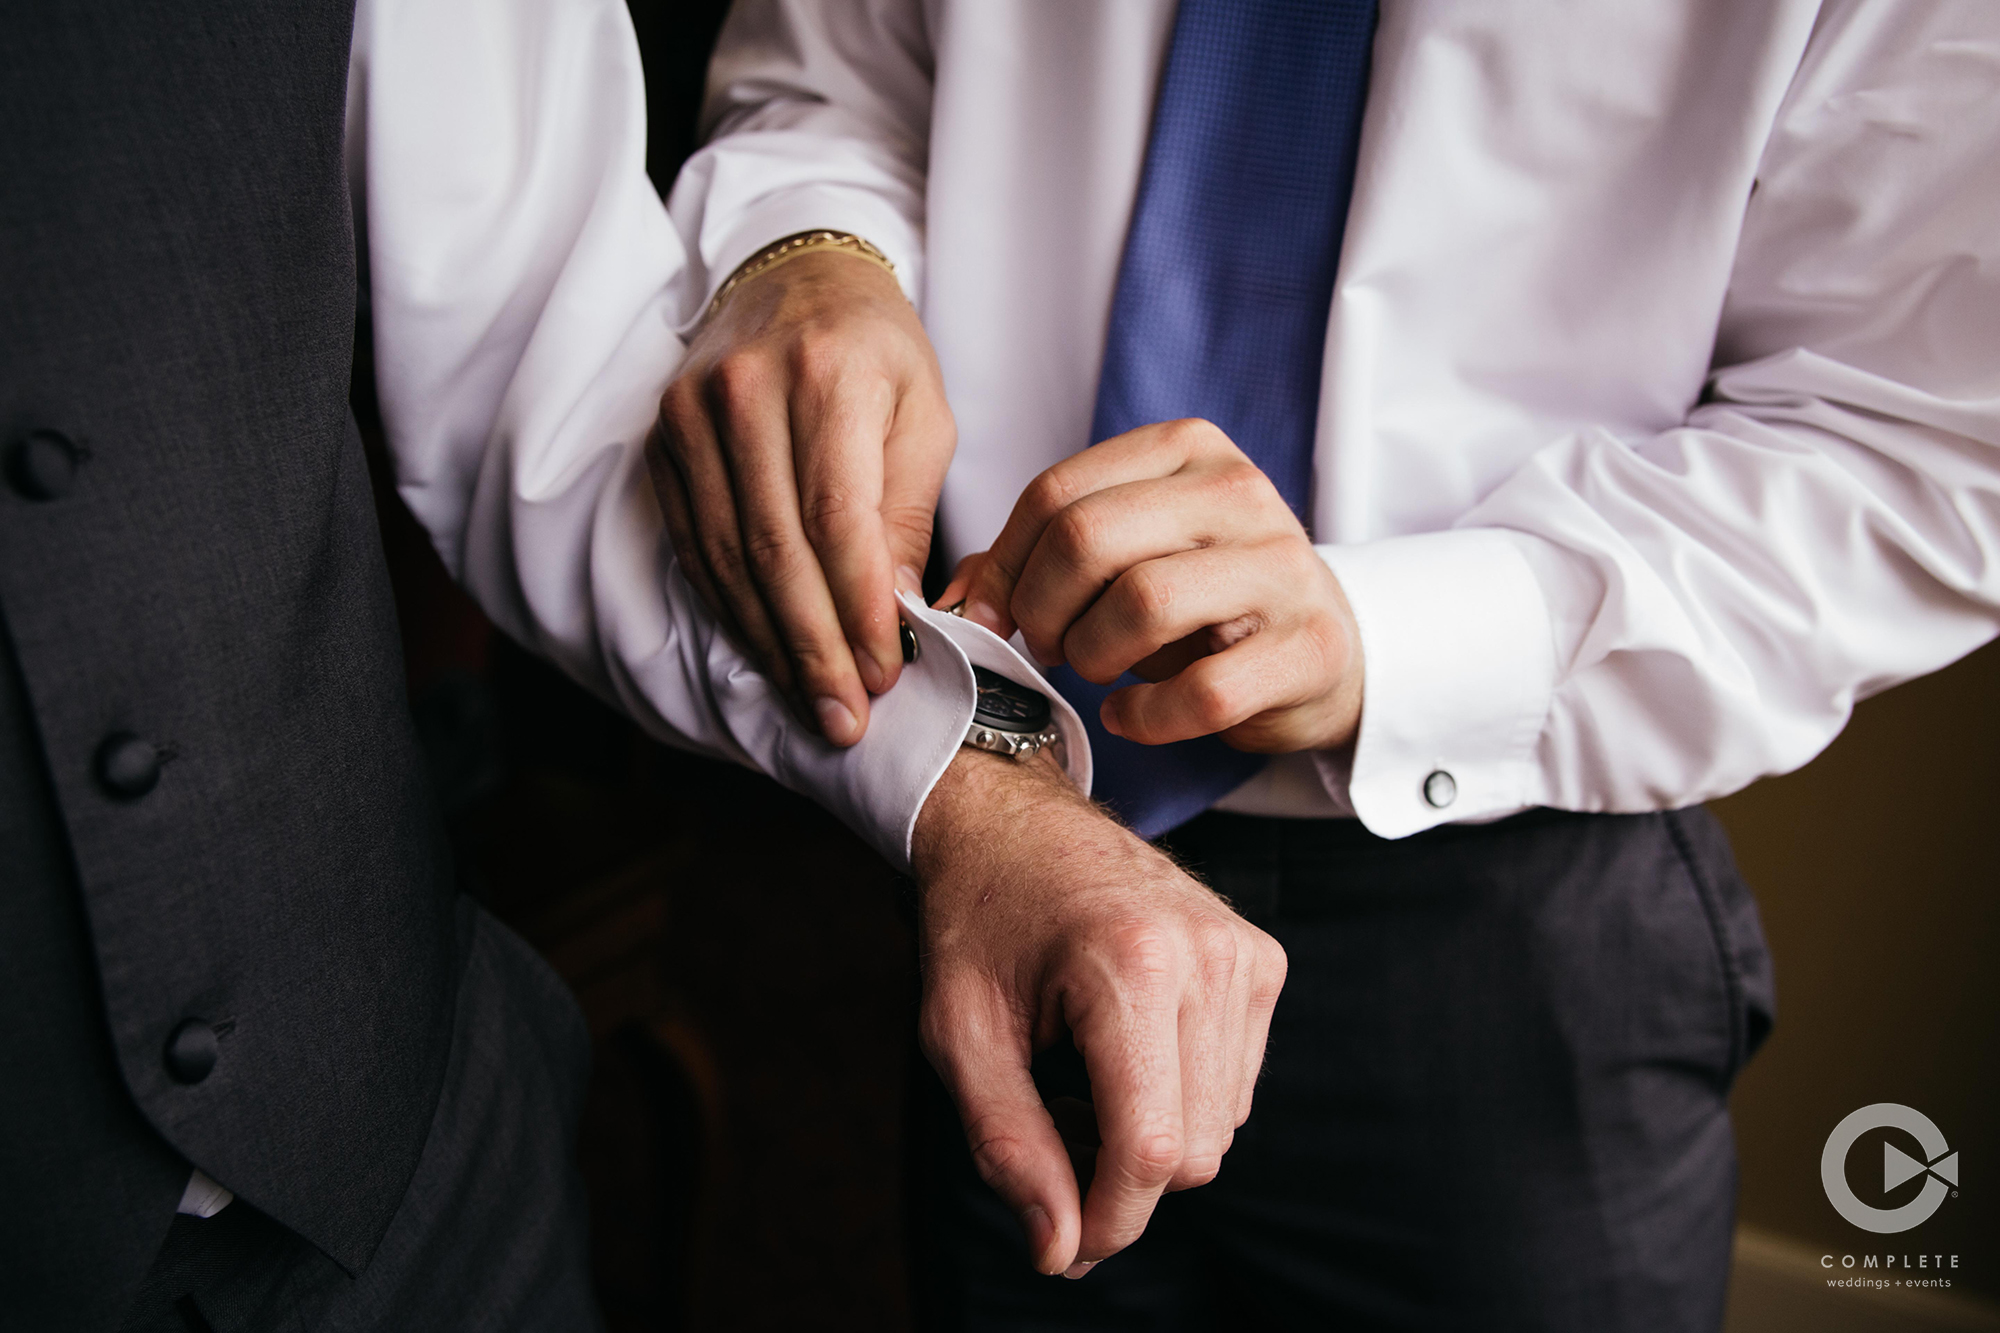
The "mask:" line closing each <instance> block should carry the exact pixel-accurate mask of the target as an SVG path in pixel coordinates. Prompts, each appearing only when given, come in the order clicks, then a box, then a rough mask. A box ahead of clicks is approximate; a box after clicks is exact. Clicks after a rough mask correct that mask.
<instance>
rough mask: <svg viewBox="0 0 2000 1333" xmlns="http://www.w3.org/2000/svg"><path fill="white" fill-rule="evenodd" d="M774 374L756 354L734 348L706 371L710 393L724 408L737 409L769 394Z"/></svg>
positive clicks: (773, 388) (764, 359) (773, 381)
mask: <svg viewBox="0 0 2000 1333" xmlns="http://www.w3.org/2000/svg"><path fill="white" fill-rule="evenodd" d="M776 385H777V376H776V375H775V374H774V373H773V370H772V367H771V365H770V363H769V361H768V360H767V359H766V358H765V357H764V356H763V355H762V354H760V353H756V352H749V351H735V352H730V353H728V354H727V355H725V356H723V357H721V358H719V359H718V360H717V361H716V363H715V365H714V366H713V367H711V368H710V369H709V372H708V391H709V394H710V396H711V397H712V398H713V399H714V400H715V401H716V402H719V403H721V404H722V405H723V407H724V408H725V409H728V410H732V411H737V410H741V409H742V408H744V407H747V406H749V405H750V404H752V403H755V402H757V401H758V400H760V399H762V398H765V397H768V396H770V395H772V394H773V393H774V392H775V390H776Z"/></svg>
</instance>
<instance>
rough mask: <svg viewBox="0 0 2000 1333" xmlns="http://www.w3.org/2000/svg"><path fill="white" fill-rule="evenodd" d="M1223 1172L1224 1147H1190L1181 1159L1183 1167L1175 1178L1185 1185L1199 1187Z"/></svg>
mask: <svg viewBox="0 0 2000 1333" xmlns="http://www.w3.org/2000/svg"><path fill="white" fill-rule="evenodd" d="M1221 1174H1222V1149H1221V1147H1220V1145H1217V1146H1213V1147H1211V1146H1202V1147H1199V1148H1190V1149H1189V1150H1188V1154H1187V1156H1186V1157H1185V1158H1183V1159H1182V1160H1181V1169H1180V1171H1179V1172H1178V1173H1176V1175H1175V1177H1174V1179H1175V1180H1176V1181H1177V1182H1178V1183H1179V1184H1181V1185H1182V1186H1184V1187H1187V1188H1198V1187H1200V1186H1202V1185H1206V1184H1208V1183H1209V1182H1210V1181H1212V1180H1214V1179H1215V1178H1216V1177H1217V1176H1219V1175H1221Z"/></svg>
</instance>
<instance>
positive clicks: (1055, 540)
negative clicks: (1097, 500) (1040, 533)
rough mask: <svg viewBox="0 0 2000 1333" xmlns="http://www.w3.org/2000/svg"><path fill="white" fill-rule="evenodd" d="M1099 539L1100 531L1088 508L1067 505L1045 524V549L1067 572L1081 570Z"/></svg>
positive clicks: (1100, 527) (1086, 563)
mask: <svg viewBox="0 0 2000 1333" xmlns="http://www.w3.org/2000/svg"><path fill="white" fill-rule="evenodd" d="M1102 539H1103V527H1102V525H1101V524H1099V523H1098V521H1097V516H1096V515H1095V514H1094V513H1092V512H1091V509H1090V506H1088V505H1071V506H1069V507H1068V508H1067V509H1064V510H1063V511H1062V512H1061V513H1059V514H1057V515H1056V516H1055V517H1054V518H1053V519H1051V520H1050V521H1049V526H1048V542H1049V549H1050V551H1051V552H1052V553H1053V554H1054V555H1055V557H1056V558H1057V559H1058V560H1060V561H1062V562H1063V563H1064V564H1065V565H1067V566H1069V567H1070V568H1071V569H1082V568H1084V567H1085V566H1087V565H1089V564H1090V563H1091V559H1092V556H1093V555H1094V553H1095V552H1096V550H1097V547H1098V545H1099V543H1100V542H1101V541H1102Z"/></svg>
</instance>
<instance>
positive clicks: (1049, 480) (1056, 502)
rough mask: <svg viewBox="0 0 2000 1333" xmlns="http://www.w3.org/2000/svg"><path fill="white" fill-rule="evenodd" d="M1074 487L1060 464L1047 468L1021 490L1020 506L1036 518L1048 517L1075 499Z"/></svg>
mask: <svg viewBox="0 0 2000 1333" xmlns="http://www.w3.org/2000/svg"><path fill="white" fill-rule="evenodd" d="M1075 498H1076V496H1075V488H1074V487H1073V486H1071V485H1070V484H1069V480H1068V475H1067V474H1066V473H1065V472H1064V471H1063V469H1062V467H1061V466H1060V465H1058V466H1056V467H1052V468H1050V469H1048V470H1047V471H1046V472H1043V473H1042V474H1041V475H1040V476H1038V477H1036V478H1035V479H1034V480H1033V481H1031V482H1029V483H1028V486H1027V489H1026V490H1024V491H1022V492H1021V507H1022V508H1023V509H1025V510H1026V511H1027V512H1028V513H1029V514H1030V515H1032V516H1034V517H1037V518H1044V519H1046V518H1048V517H1050V516H1052V515H1054V514H1055V513H1057V512H1058V511H1059V510H1061V509H1062V508H1063V507H1064V506H1066V505H1068V504H1069V503H1070V502H1071V501H1072V500H1073V499H1075Z"/></svg>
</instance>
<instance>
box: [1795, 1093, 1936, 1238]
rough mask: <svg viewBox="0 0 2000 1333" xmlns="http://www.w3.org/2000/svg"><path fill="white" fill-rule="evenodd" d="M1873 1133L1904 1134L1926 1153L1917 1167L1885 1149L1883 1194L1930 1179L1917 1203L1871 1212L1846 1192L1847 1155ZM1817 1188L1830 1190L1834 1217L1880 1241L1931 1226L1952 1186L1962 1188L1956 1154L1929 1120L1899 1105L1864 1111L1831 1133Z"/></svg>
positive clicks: (1888, 1145)
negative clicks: (1919, 1178) (1895, 1131)
mask: <svg viewBox="0 0 2000 1333" xmlns="http://www.w3.org/2000/svg"><path fill="white" fill-rule="evenodd" d="M1871 1129H1900V1130H1902V1131H1903V1132H1904V1133H1906V1134H1908V1135H1910V1136H1911V1137H1912V1138H1914V1139H1915V1140H1916V1141H1917V1146H1918V1147H1920V1148H1922V1149H1923V1152H1924V1159H1925V1160H1924V1161H1921V1162H1919V1161H1917V1160H1916V1159H1915V1158H1914V1157H1911V1156H1910V1155H1909V1154H1908V1153H1906V1152H1903V1151H1902V1150H1901V1149H1899V1148H1898V1147H1896V1145H1895V1144H1893V1143H1885V1144H1883V1145H1882V1189H1883V1190H1884V1191H1885V1192H1886V1191H1889V1190H1892V1189H1894V1188H1896V1186H1898V1185H1901V1184H1903V1183H1904V1182H1905V1181H1908V1180H1909V1179H1910V1178H1911V1177H1913V1176H1919V1175H1927V1176H1928V1177H1929V1179H1927V1180H1925V1181H1924V1187H1923V1188H1922V1189H1921V1190H1919V1191H1917V1197H1916V1198H1914V1199H1912V1200H1910V1202H1908V1203H1906V1204H1904V1205H1903V1206H1902V1207H1901V1208H1871V1207H1869V1206H1868V1205H1867V1204H1865V1203H1863V1202H1861V1200H1860V1199H1858V1198H1856V1197H1855V1195H1854V1191H1853V1190H1851V1189H1849V1188H1848V1187H1847V1153H1848V1150H1849V1149H1851V1148H1853V1147H1854V1141H1855V1140H1856V1139H1858V1138H1860V1137H1861V1136H1862V1135H1863V1134H1866V1133H1867V1132H1868V1131H1869V1130H1871ZM1819 1183H1820V1184H1821V1185H1823V1186H1825V1187H1826V1201H1827V1202H1828V1203H1830V1204H1832V1205H1833V1209H1834V1211H1835V1212H1837V1213H1839V1214H1840V1215H1841V1216H1842V1217H1844V1218H1846V1219H1847V1220H1848V1221H1849V1222H1852V1223H1853V1224H1854V1225H1855V1226H1857V1227H1860V1228H1861V1229H1862V1230H1863V1231H1873V1232H1876V1233H1878V1234H1880V1235H1885V1236H1886V1235H1892V1234H1894V1233H1895V1232H1898V1231H1908V1230H1909V1229H1910V1228H1911V1227H1913V1226H1918V1225H1920V1224H1921V1223H1924V1222H1927V1221H1929V1220H1930V1215H1931V1214H1932V1213H1934V1212H1936V1211H1937V1210H1938V1205H1939V1204H1941V1203H1943V1202H1944V1196H1945V1195H1947V1194H1949V1193H1950V1192H1951V1186H1952V1185H1956V1184H1957V1183H1958V1154H1957V1153H1955V1152H1953V1151H1952V1150H1951V1149H1950V1148H1949V1147H1948V1146H1946V1144H1945V1141H1944V1135H1943V1134H1941V1133H1939V1132H1938V1127H1937V1126H1936V1125H1933V1124H1932V1123H1931V1121H1930V1117H1929V1116H1927V1115H1925V1114H1923V1113H1922V1112H1921V1111H1913V1110H1911V1109H1910V1108H1909V1107H1907V1106H1899V1105H1897V1104H1896V1103H1895V1102H1877V1103H1875V1104H1874V1105H1873V1106H1864V1107H1862V1108H1861V1109H1860V1110H1859V1111H1856V1112H1855V1113H1854V1114H1853V1115H1850V1116H1848V1117H1847V1119H1845V1120H1843V1121H1841V1122H1840V1123H1839V1124H1837V1125H1835V1126H1834V1127H1833V1133H1831V1134H1829V1135H1827V1138H1826V1151H1825V1152H1822V1153H1821V1154H1820V1155H1819Z"/></svg>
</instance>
